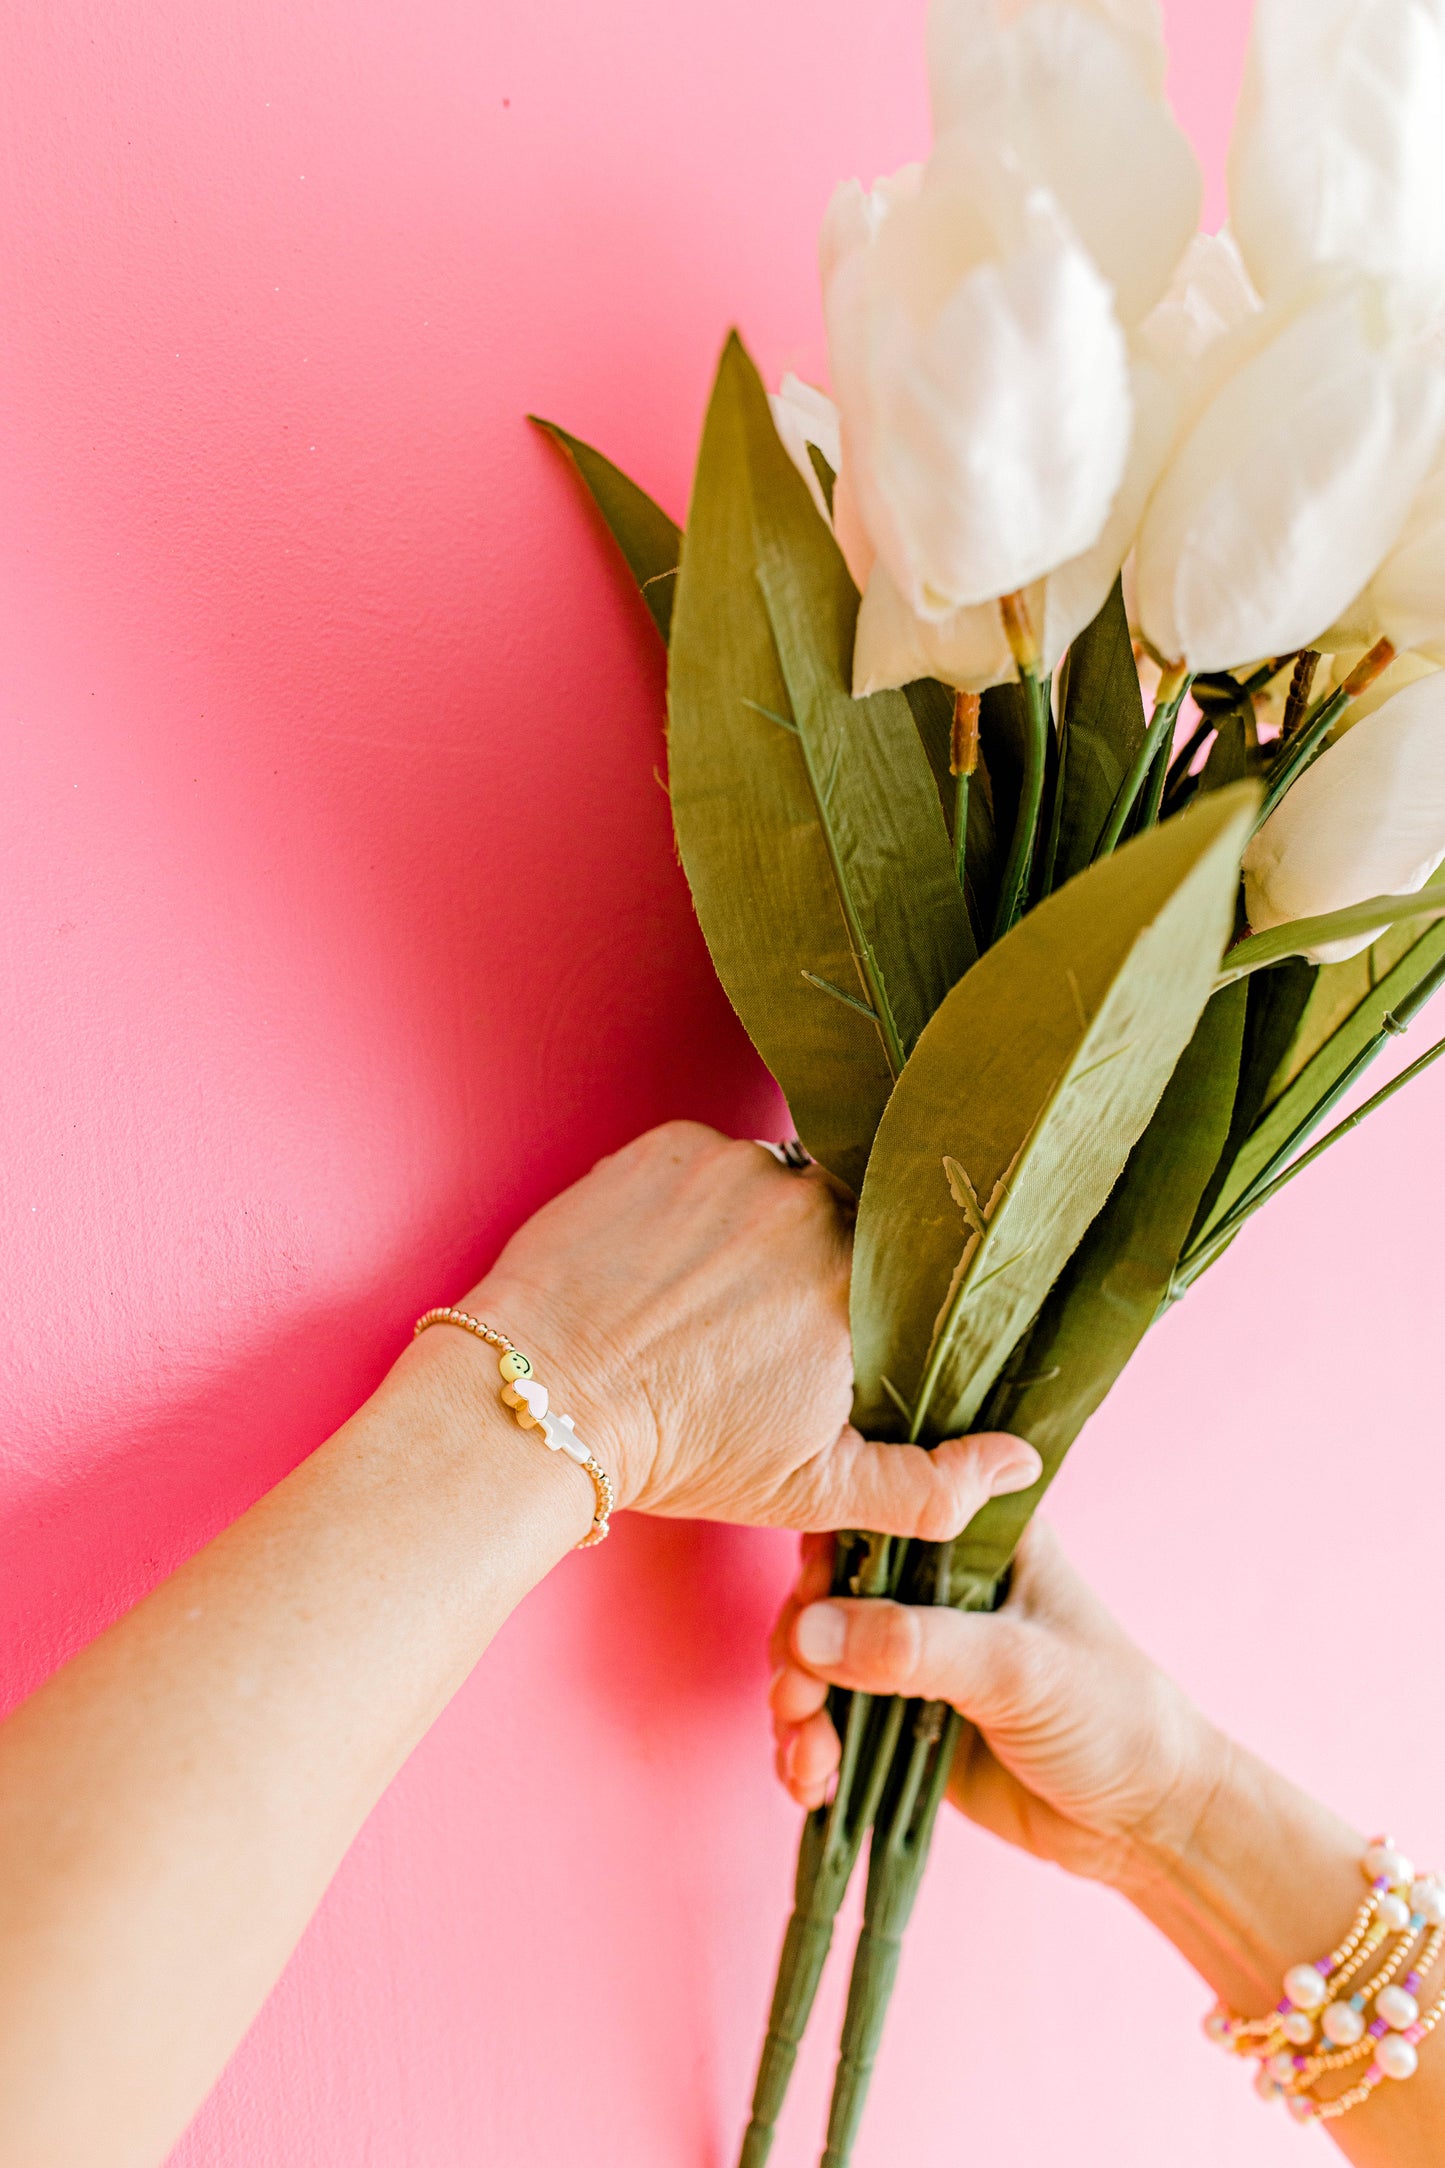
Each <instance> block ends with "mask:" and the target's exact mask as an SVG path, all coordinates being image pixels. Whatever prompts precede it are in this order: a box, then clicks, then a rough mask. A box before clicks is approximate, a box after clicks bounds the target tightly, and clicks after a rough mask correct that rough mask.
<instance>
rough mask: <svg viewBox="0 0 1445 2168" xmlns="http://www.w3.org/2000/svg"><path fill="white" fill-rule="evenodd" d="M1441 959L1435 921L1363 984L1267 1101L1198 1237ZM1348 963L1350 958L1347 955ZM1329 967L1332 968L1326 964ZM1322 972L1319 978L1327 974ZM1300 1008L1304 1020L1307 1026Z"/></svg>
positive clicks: (1442, 942)
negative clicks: (1348, 1009) (1347, 1007)
mask: <svg viewBox="0 0 1445 2168" xmlns="http://www.w3.org/2000/svg"><path fill="white" fill-rule="evenodd" d="M1442 957H1445V925H1435V926H1432V927H1431V928H1430V931H1429V932H1428V933H1427V934H1425V935H1424V936H1423V937H1422V938H1421V939H1419V940H1417V941H1415V942H1414V944H1413V945H1412V946H1411V947H1410V948H1409V949H1408V950H1407V951H1406V953H1405V955H1404V956H1402V957H1401V958H1400V960H1399V962H1398V963H1396V964H1395V965H1394V966H1393V968H1392V969H1390V970H1389V971H1387V972H1386V973H1385V975H1384V977H1383V978H1381V979H1380V980H1378V981H1377V983H1376V984H1375V985H1374V986H1373V987H1371V988H1369V990H1368V991H1367V993H1366V995H1365V997H1364V999H1363V1000H1361V1001H1359V1002H1357V1003H1356V1005H1355V1007H1354V1009H1353V1010H1351V1012H1350V1013H1349V1015H1348V1016H1347V1017H1346V1018H1345V1020H1344V1022H1343V1023H1341V1024H1339V1025H1337V1026H1336V1028H1335V1029H1334V1030H1333V1031H1331V1032H1330V1034H1329V1036H1328V1037H1327V1038H1325V1039H1324V1040H1323V1041H1322V1042H1321V1043H1320V1044H1319V1045H1318V1046H1317V1047H1316V1048H1315V1051H1314V1052H1313V1053H1312V1054H1311V1055H1310V1057H1309V1059H1308V1060H1307V1061H1306V1062H1305V1063H1304V1064H1303V1066H1302V1067H1300V1068H1298V1069H1296V1070H1295V1071H1294V1073H1293V1075H1292V1076H1291V1077H1290V1079H1289V1082H1288V1083H1287V1084H1286V1085H1285V1087H1284V1089H1283V1090H1282V1091H1278V1092H1277V1093H1276V1094H1275V1096H1274V1097H1273V1098H1272V1099H1271V1100H1270V1101H1269V1104H1268V1107H1267V1109H1266V1112H1265V1114H1264V1116H1263V1118H1262V1120H1261V1121H1260V1122H1259V1123H1258V1124H1257V1125H1256V1127H1255V1128H1254V1129H1253V1130H1252V1131H1251V1133H1250V1135H1249V1137H1248V1139H1247V1140H1246V1142H1245V1144H1244V1146H1243V1147H1242V1149H1241V1150H1240V1152H1239V1154H1238V1156H1237V1157H1236V1159H1235V1160H1234V1163H1233V1165H1232V1166H1231V1167H1230V1170H1229V1176H1228V1179H1227V1181H1226V1182H1225V1183H1224V1185H1223V1187H1222V1188H1221V1189H1220V1192H1219V1194H1218V1196H1217V1197H1216V1198H1215V1200H1214V1203H1213V1206H1212V1208H1211V1210H1210V1213H1209V1216H1208V1218H1207V1219H1206V1220H1205V1222H1204V1224H1203V1227H1202V1229H1201V1230H1200V1233H1201V1235H1202V1234H1207V1233H1208V1232H1209V1231H1210V1229H1211V1228H1213V1227H1216V1226H1218V1224H1219V1222H1220V1221H1221V1220H1222V1219H1223V1218H1224V1216H1225V1214H1226V1213H1227V1212H1229V1210H1230V1209H1231V1207H1232V1206H1233V1205H1235V1204H1236V1203H1237V1202H1238V1201H1239V1199H1240V1198H1241V1197H1242V1196H1243V1195H1244V1193H1245V1191H1246V1190H1247V1189H1248V1188H1249V1187H1250V1185H1251V1184H1252V1183H1253V1182H1255V1181H1256V1180H1257V1178H1258V1177H1259V1175H1260V1174H1261V1173H1262V1172H1263V1171H1264V1169H1265V1168H1266V1167H1267V1166H1268V1165H1269V1163H1270V1161H1271V1160H1272V1159H1274V1158H1275V1156H1276V1154H1277V1153H1279V1152H1280V1151H1282V1150H1283V1149H1284V1147H1285V1146H1286V1145H1287V1144H1288V1142H1289V1140H1290V1138H1291V1137H1292V1136H1294V1135H1295V1134H1296V1132H1297V1131H1298V1130H1299V1129H1300V1128H1301V1126H1302V1125H1303V1124H1304V1123H1305V1122H1306V1121H1307V1119H1308V1117H1309V1115H1310V1113H1311V1111H1312V1109H1314V1108H1316V1107H1318V1106H1321V1105H1322V1104H1323V1103H1324V1102H1325V1101H1327V1100H1328V1099H1329V1097H1330V1094H1331V1093H1332V1092H1333V1090H1334V1089H1335V1087H1336V1085H1337V1084H1338V1083H1339V1081H1340V1079H1341V1078H1342V1077H1343V1076H1344V1074H1345V1071H1346V1070H1347V1069H1348V1068H1349V1067H1350V1064H1351V1063H1352V1062H1354V1061H1355V1060H1357V1059H1358V1057H1359V1056H1360V1055H1361V1054H1362V1053H1363V1052H1364V1051H1365V1049H1366V1047H1368V1046H1369V1044H1370V1042H1371V1041H1372V1040H1373V1039H1376V1038H1378V1037H1379V1035H1380V1032H1381V1030H1382V1029H1383V1019H1384V1017H1385V1016H1386V1014H1387V1013H1388V1012H1390V1011H1391V1010H1393V1009H1394V1008H1395V1006H1396V1004H1397V1003H1399V1002H1402V1001H1403V1000H1404V999H1405V997H1406V995H1407V994H1410V993H1413V991H1414V990H1415V988H1416V987H1417V986H1418V985H1419V984H1420V982H1421V980H1422V979H1423V978H1424V977H1425V976H1426V974H1427V973H1428V972H1430V971H1433V970H1434V969H1435V967H1436V965H1437V964H1439V962H1440V961H1441V959H1442ZM1350 961H1351V962H1352V963H1353V962H1355V961H1356V959H1354V958H1351V959H1350ZM1329 968H1330V969H1334V968H1337V967H1334V966H1331V967H1329ZM1327 975H1328V973H1327V971H1322V972H1321V974H1320V977H1321V979H1322V980H1323V979H1325V978H1326V977H1327ZM1309 1020H1310V1018H1309V1011H1306V1015H1305V1024H1306V1026H1308V1024H1309Z"/></svg>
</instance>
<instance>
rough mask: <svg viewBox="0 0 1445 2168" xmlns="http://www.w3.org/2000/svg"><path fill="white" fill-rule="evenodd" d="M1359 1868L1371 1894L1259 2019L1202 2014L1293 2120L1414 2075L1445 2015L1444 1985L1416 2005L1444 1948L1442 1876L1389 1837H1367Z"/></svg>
mask: <svg viewBox="0 0 1445 2168" xmlns="http://www.w3.org/2000/svg"><path fill="white" fill-rule="evenodd" d="M1361 1869H1362V1872H1363V1874H1364V1877H1365V1880H1366V1881H1367V1882H1368V1883H1369V1885H1370V1889H1369V1894H1368V1896H1367V1897H1366V1898H1365V1900H1364V1902H1363V1903H1362V1904H1361V1906H1360V1909H1359V1911H1358V1912H1357V1913H1356V1914H1355V1917H1354V1919H1353V1920H1352V1921H1351V1923H1350V1928H1349V1932H1348V1933H1347V1934H1346V1936H1345V1938H1344V1940H1343V1942H1341V1943H1339V1944H1338V1945H1337V1947H1336V1948H1335V1949H1333V1950H1331V1951H1330V1952H1329V1954H1328V1956H1326V1957H1321V1958H1319V1959H1317V1960H1316V1961H1315V1962H1314V1963H1313V1964H1305V1965H1292V1966H1291V1967H1290V1969H1289V1971H1288V1972H1287V1973H1286V1974H1285V1976H1284V1980H1283V1983H1282V1984H1283V1988H1284V1993H1283V1995H1282V1997H1281V1999H1280V2000H1279V2002H1277V2003H1276V2004H1275V2006H1274V2008H1273V2009H1272V2010H1271V2011H1269V2012H1268V2013H1267V2015H1265V2016H1264V2017H1254V2018H1246V2017H1236V2016H1234V2015H1233V2013H1232V2012H1230V2011H1228V2010H1226V2009H1225V2008H1224V2007H1223V2005H1222V2004H1216V2006H1215V2008H1214V2009H1213V2010H1211V2011H1210V2013H1209V2015H1208V2017H1207V2018H1206V2019H1205V2021H1204V2030H1205V2032H1206V2033H1207V2034H1208V2036H1209V2038H1210V2039H1211V2040H1213V2041H1215V2042H1217V2043H1218V2045H1219V2046H1220V2047H1222V2048H1224V2049H1226V2050H1227V2051H1228V2052H1229V2053H1231V2054H1234V2055H1245V2056H1248V2057H1250V2058H1251V2060H1253V2061H1254V2062H1256V2063H1257V2064H1258V2066H1259V2067H1258V2069H1257V2071H1256V2073H1255V2080H1254V2089H1255V2091H1256V2092H1257V2093H1258V2095H1259V2097H1260V2099H1261V2100H1283V2101H1284V2104H1285V2106H1286V2108H1287V2109H1288V2110H1289V2113H1290V2114H1291V2115H1292V2116H1293V2117H1294V2119H1295V2121H1296V2122H1297V2123H1316V2122H1319V2123H1328V2122H1333V2121H1334V2120H1335V2119H1336V2118H1337V2117H1339V2116H1341V2115H1347V2114H1348V2113H1349V2111H1350V2109H1351V2108H1357V2107H1359V2105H1360V2103H1361V2102H1362V2101H1365V2100H1368V2099H1369V2097H1370V2095H1371V2093H1372V2092H1374V2090H1375V2088H1376V2087H1377V2086H1378V2085H1381V2084H1383V2083H1384V2081H1385V2079H1387V2078H1393V2079H1396V2080H1403V2079H1405V2078H1412V2077H1413V2076H1414V2075H1415V2072H1416V2070H1417V2069H1418V2067H1419V2061H1420V2058H1419V2047H1420V2043H1421V2041H1422V2040H1424V2039H1425V2038H1426V2036H1427V2035H1428V2034H1429V2033H1432V2032H1433V2031H1434V2030H1435V2028H1436V2026H1437V2025H1438V2024H1439V2023H1440V2021H1441V2019H1442V2017H1445V1991H1442V1992H1441V1993H1440V1994H1439V1995H1437V1997H1436V1999H1435V2001H1434V2002H1433V2003H1432V2004H1431V2006H1430V2007H1429V2009H1427V2010H1426V2011H1425V2012H1424V2014H1423V2015H1422V2013H1421V1989H1422V1988H1423V1987H1424V1985H1425V1983H1426V1982H1427V1981H1428V1979H1429V1977H1430V1975H1431V1973H1432V1972H1433V1971H1434V1970H1435V1967H1436V1965H1437V1964H1438V1962H1439V1960H1440V1956H1441V1952H1442V1951H1445V1881H1442V1880H1441V1879H1440V1878H1439V1877H1438V1876H1436V1875H1433V1874H1424V1875H1417V1874H1416V1872H1415V1869H1414V1866H1413V1865H1412V1863H1411V1862H1410V1861H1409V1860H1408V1859H1407V1858H1406V1857H1405V1855H1404V1853H1403V1852H1401V1851H1400V1850H1399V1849H1398V1847H1397V1846H1396V1845H1395V1843H1394V1841H1393V1839H1391V1838H1389V1837H1376V1838H1373V1839H1372V1840H1371V1842H1370V1844H1369V1845H1368V1847H1367V1848H1366V1851H1365V1856H1364V1859H1363V1860H1362V1861H1361ZM1386 1945H1392V1946H1391V1947H1389V1948H1388V1949H1387V1947H1386ZM1372 2008H1373V2015H1370V2014H1369V2013H1370V2011H1371V2009H1372ZM1360 2063H1365V2064H1366V2065H1367V2067H1366V2068H1365V2070H1364V2071H1363V2072H1362V2073H1361V2075H1360V2077H1359V2078H1358V2079H1357V2080H1356V2081H1355V2083H1354V2084H1352V2085H1349V2086H1347V2087H1346V2089H1345V2090H1344V2091H1342V2092H1334V2093H1331V2094H1329V2095H1328V2096H1326V2097H1324V2098H1321V2097H1320V2096H1319V2095H1318V2094H1317V2093H1316V2092H1315V2091H1314V2089H1313V2088H1314V2087H1315V2085H1316V2083H1317V2082H1318V2080H1319V2079H1321V2078H1326V2077H1331V2076H1333V2075H1334V2073H1335V2072H1337V2071H1339V2072H1343V2071H1347V2070H1349V2069H1350V2068H1352V2067H1353V2066H1355V2065H1357V2064H1360Z"/></svg>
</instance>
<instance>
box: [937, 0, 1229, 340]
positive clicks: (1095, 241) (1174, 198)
mask: <svg viewBox="0 0 1445 2168" xmlns="http://www.w3.org/2000/svg"><path fill="white" fill-rule="evenodd" d="M969 12H971V11H969ZM930 27H931V30H933V31H934V32H935V33H936V32H937V30H938V27H939V26H938V23H937V20H936V19H935V21H934V22H933V23H932V24H931V26H930ZM940 43H941V41H940V40H939V38H938V37H937V35H935V37H934V45H935V51H937V50H938V48H939V45H940ZM950 59H951V61H952V65H951V66H948V67H947V68H945V67H944V65H943V63H942V61H941V59H940V60H939V61H938V63H937V64H936V70H935V72H936V74H938V75H940V76H941V77H942V82H941V83H940V84H939V85H938V86H937V87H936V92H935V99H934V108H935V123H936V125H938V126H939V130H940V134H942V133H945V132H946V128H945V118H947V125H948V126H954V127H960V128H962V129H964V130H965V131H966V132H967V134H968V135H969V138H970V140H971V141H973V142H974V143H980V142H982V141H984V140H989V141H992V142H993V143H995V144H996V145H997V146H998V147H999V149H1000V150H1001V151H1002V152H1004V153H1006V154H1007V155H1008V156H1010V157H1012V158H1014V159H1016V160H1017V161H1018V163H1019V165H1020V167H1021V168H1022V170H1023V171H1024V172H1025V173H1026V174H1027V175H1028V176H1029V178H1030V179H1031V180H1035V181H1037V182H1039V183H1041V184H1042V186H1044V187H1045V188H1047V189H1048V190H1049V192H1050V194H1051V195H1052V196H1053V198H1054V200H1055V201H1056V203H1057V204H1058V205H1059V207H1060V209H1061V210H1062V212H1063V215H1064V217H1065V218H1066V219H1067V220H1068V222H1069V224H1070V226H1071V227H1072V228H1073V230H1074V232H1075V234H1076V235H1077V236H1078V238H1079V240H1080V241H1081V242H1082V243H1083V245H1084V247H1085V248H1086V249H1087V250H1088V252H1089V254H1090V256H1091V257H1092V258H1093V260H1094V263H1095V264H1096V265H1097V266H1098V268H1099V270H1100V271H1102V272H1103V274H1104V276H1105V278H1107V279H1108V280H1109V282H1110V284H1111V285H1112V286H1113V289H1114V298H1115V305H1116V307H1117V309H1118V312H1119V316H1120V319H1121V321H1122V322H1123V323H1125V324H1136V323H1138V322H1140V321H1141V320H1142V318H1143V317H1144V316H1145V315H1147V313H1148V311H1149V310H1150V309H1151V308H1153V306H1154V304H1155V302H1156V301H1158V299H1159V297H1160V295H1161V294H1162V293H1163V292H1164V291H1165V289H1166V287H1167V286H1168V284H1169V280H1170V277H1171V275H1172V273H1173V271H1174V267H1175V265H1176V264H1177V263H1178V261H1179V258H1180V255H1181V254H1182V252H1183V250H1184V248H1185V246H1186V244H1187V243H1188V241H1189V238H1190V236H1191V234H1192V233H1193V232H1194V229H1195V226H1196V225H1197V223H1198V219H1199V203H1200V190H1201V183H1200V175H1199V166H1198V163H1197V161H1196V159H1195V156H1194V153H1193V151H1192V150H1191V149H1190V147H1189V143H1188V140H1187V139H1186V137H1185V136H1184V135H1183V133H1182V132H1181V130H1180V129H1179V128H1178V126H1177V125H1176V123H1175V121H1174V120H1173V118H1172V116H1171V115H1170V113H1169V110H1168V108H1167V106H1165V105H1164V103H1163V102H1162V100H1161V99H1160V98H1159V97H1158V96H1157V95H1156V94H1155V92H1154V90H1153V89H1152V87H1151V85H1150V83H1149V82H1148V80H1147V79H1146V78H1145V76H1144V75H1143V74H1142V73H1141V71H1140V68H1139V66H1138V64H1137V61H1136V58H1135V54H1134V50H1133V47H1132V45H1131V43H1130V41H1129V40H1128V39H1127V38H1126V37H1124V36H1122V35H1121V34H1120V32H1119V31H1118V30H1116V29H1115V28H1114V27H1113V26H1112V25H1111V24H1110V23H1109V22H1108V21H1106V20H1105V19H1104V18H1103V16H1102V15H1099V14H1095V13H1093V12H1091V11H1090V10H1088V9H1085V8H1082V7H1078V6H1075V5H1072V4H1071V0H1035V4H1034V5H1032V6H1030V7H1028V8H1026V9H1024V10H1023V11H1022V12H1021V13H1019V15H1018V16H1017V19H1016V20H1015V21H1013V22H1012V23H1011V24H1010V25H1009V27H1008V28H1007V29H1006V30H1004V31H1002V32H1001V33H1000V34H999V36H998V38H997V40H996V43H995V46H994V48H993V50H992V51H991V52H990V53H989V55H988V60H987V64H986V65H985V64H983V63H982V61H981V59H980V57H979V53H978V48H977V41H976V40H975V41H972V43H971V48H970V51H969V53H968V55H967V57H966V58H965V59H964V60H962V61H960V58H959V56H957V55H951V56H950Z"/></svg>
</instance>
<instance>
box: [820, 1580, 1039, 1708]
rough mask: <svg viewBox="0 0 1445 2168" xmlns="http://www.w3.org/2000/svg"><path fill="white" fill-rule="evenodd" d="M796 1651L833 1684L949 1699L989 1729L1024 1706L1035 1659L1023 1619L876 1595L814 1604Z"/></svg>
mask: <svg viewBox="0 0 1445 2168" xmlns="http://www.w3.org/2000/svg"><path fill="white" fill-rule="evenodd" d="M792 1651H793V1654H794V1656H795V1657H796V1658H797V1660H798V1662H799V1663H801V1664H803V1665H804V1666H805V1667H806V1668H807V1669H808V1670H809V1671H811V1672H813V1673H814V1674H815V1675H816V1676H818V1677H819V1678H823V1679H827V1680H828V1681H829V1683H830V1684H832V1685H835V1686H852V1687H857V1688H858V1689H859V1690H860V1691H862V1692H863V1693H867V1694H904V1695H908V1696H910V1697H915V1696H916V1697H918V1698H919V1699H921V1700H924V1701H948V1702H951V1703H952V1704H953V1706H954V1708H956V1709H958V1710H959V1711H960V1712H961V1713H962V1714H963V1715H964V1716H967V1717H969V1718H971V1719H972V1721H973V1722H974V1723H976V1724H977V1725H979V1727H980V1728H981V1729H984V1730H987V1728H988V1726H989V1724H990V1723H991V1722H996V1721H997V1720H998V1719H999V1718H1000V1717H1001V1716H1003V1715H1004V1714H1006V1713H1007V1712H1008V1711H1009V1710H1011V1709H1013V1708H1015V1707H1016V1706H1017V1703H1018V1700H1019V1689H1020V1683H1021V1679H1020V1674H1021V1671H1022V1669H1023V1667H1024V1665H1025V1664H1026V1662H1027V1654H1028V1652H1027V1649H1026V1648H1025V1646H1024V1643H1023V1638H1022V1635H1021V1631H1020V1628H1019V1626H1018V1623H1017V1621H1015V1620H1012V1619H1009V1618H1007V1617H1000V1616H998V1614H996V1613H990V1612H981V1611H952V1610H949V1609H947V1608H946V1607H938V1608H930V1607H925V1606H922V1605H916V1604H903V1603H886V1602H883V1601H881V1600H879V1599H878V1598H868V1597H865V1598H853V1597H830V1598H829V1600H828V1601H827V1602H826V1603H813V1604H809V1605H808V1606H807V1608H806V1609H805V1610H803V1611H800V1612H799V1613H798V1616H797V1617H796V1618H795V1619H794V1621H793V1630H792Z"/></svg>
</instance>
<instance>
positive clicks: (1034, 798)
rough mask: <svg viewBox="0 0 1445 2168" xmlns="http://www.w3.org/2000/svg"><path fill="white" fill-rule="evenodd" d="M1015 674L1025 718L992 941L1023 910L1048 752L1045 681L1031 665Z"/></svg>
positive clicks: (1014, 921)
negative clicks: (1024, 702)
mask: <svg viewBox="0 0 1445 2168" xmlns="http://www.w3.org/2000/svg"><path fill="white" fill-rule="evenodd" d="M1019 674H1020V677H1021V678H1022V680H1023V686H1024V691H1025V693H1026V695H1027V705H1028V722H1027V728H1026V731H1025V735H1024V773H1023V784H1022V787H1021V789H1020V791H1019V809H1018V817H1017V819H1016V820H1015V821H1014V832H1013V837H1012V839H1011V841H1010V843H1009V852H1008V861H1007V863H1006V865H1005V866H1004V874H1003V885H1002V887H1001V888H1000V890H999V898H998V912H997V915H996V917H995V919H994V927H993V937H994V939H995V941H998V940H1001V939H1002V937H1003V936H1004V934H1006V933H1007V932H1008V930H1009V928H1010V926H1012V925H1014V924H1016V922H1017V920H1018V918H1019V916H1020V914H1021V912H1022V910H1023V906H1024V896H1025V894H1026V892H1027V889H1028V882H1029V872H1030V869H1031V868H1032V866H1033V859H1034V838H1035V836H1036V834H1037V832H1038V825H1039V808H1040V806H1041V805H1042V804H1043V798H1044V771H1045V769H1046V768H1047V765H1048V756H1049V687H1048V681H1047V679H1045V678H1041V677H1040V676H1039V675H1038V674H1037V672H1036V671H1035V670H1032V669H1028V670H1021V671H1020V673H1019Z"/></svg>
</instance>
